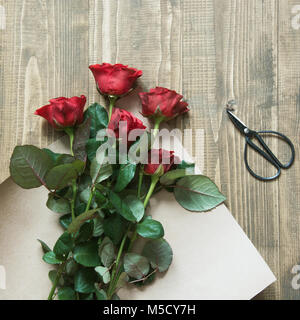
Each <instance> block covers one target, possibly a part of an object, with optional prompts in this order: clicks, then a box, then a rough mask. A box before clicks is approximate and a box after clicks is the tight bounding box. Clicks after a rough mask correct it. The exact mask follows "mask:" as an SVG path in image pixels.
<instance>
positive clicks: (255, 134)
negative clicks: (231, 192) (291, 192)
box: [227, 101, 295, 181]
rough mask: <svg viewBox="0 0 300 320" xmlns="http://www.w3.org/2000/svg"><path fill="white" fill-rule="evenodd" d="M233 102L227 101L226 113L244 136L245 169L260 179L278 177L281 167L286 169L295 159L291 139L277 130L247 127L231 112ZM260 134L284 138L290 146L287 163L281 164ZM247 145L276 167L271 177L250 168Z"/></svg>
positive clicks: (265, 179) (267, 179) (266, 179)
mask: <svg viewBox="0 0 300 320" xmlns="http://www.w3.org/2000/svg"><path fill="white" fill-rule="evenodd" d="M233 104H234V103H233V102H232V101H229V102H228V105H227V114H228V116H229V118H230V120H231V121H232V122H233V124H234V125H235V126H236V127H237V128H238V129H239V131H240V132H241V134H243V135H244V136H245V140H246V143H245V149H244V161H245V165H246V168H247V170H248V171H249V172H250V174H251V175H252V176H253V177H255V178H256V179H259V180H262V181H270V180H274V179H276V178H278V177H279V175H280V173H281V169H288V168H289V167H290V166H291V165H292V164H293V162H294V160H295V147H294V145H293V143H292V142H291V140H290V139H289V138H288V137H286V136H285V135H284V134H282V133H280V132H277V131H272V130H263V131H254V130H251V129H249V128H248V127H247V126H246V125H245V124H244V123H243V122H242V121H241V120H240V119H239V118H238V117H237V116H235V115H234V114H233V112H232V109H230V107H231V106H232V105H233ZM261 134H273V135H277V136H278V138H280V139H282V140H284V141H285V142H286V143H287V144H288V145H289V147H290V150H291V154H292V156H291V158H290V160H289V162H288V163H287V164H282V163H281V162H280V161H279V160H278V158H277V157H276V156H275V155H274V154H273V152H272V151H271V150H270V148H269V147H268V146H267V145H266V143H265V141H264V140H263V138H262V137H261ZM253 139H256V140H257V141H258V142H259V144H260V145H261V146H262V148H260V147H258V146H257V145H256V144H255V143H254V142H253V141H252V140H253ZM248 146H249V147H251V148H252V149H254V150H255V151H256V152H258V153H259V154H260V155H261V156H263V157H264V158H265V159H266V160H267V161H268V162H269V163H271V164H272V165H273V166H274V167H275V168H276V169H277V173H276V174H275V175H274V176H272V177H261V176H259V175H257V174H256V173H255V172H253V170H252V169H251V168H250V166H249V164H248V160H247V150H248Z"/></svg>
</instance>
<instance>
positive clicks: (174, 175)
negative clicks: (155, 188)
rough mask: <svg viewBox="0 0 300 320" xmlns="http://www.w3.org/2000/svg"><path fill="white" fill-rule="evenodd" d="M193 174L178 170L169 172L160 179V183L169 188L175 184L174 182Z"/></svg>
mask: <svg viewBox="0 0 300 320" xmlns="http://www.w3.org/2000/svg"><path fill="white" fill-rule="evenodd" d="M190 174H191V172H190V170H188V169H176V170H172V171H168V172H167V173H165V174H164V175H163V176H161V177H160V179H159V182H160V183H161V184H162V185H164V186H169V185H172V184H174V182H175V181H176V180H177V179H179V178H182V177H184V176H186V175H190Z"/></svg>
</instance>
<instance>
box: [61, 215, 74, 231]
mask: <svg viewBox="0 0 300 320" xmlns="http://www.w3.org/2000/svg"><path fill="white" fill-rule="evenodd" d="M71 222H72V216H71V214H65V215H63V216H61V217H60V218H59V223H60V224H61V226H62V227H63V228H64V229H68V227H69V225H70V224H71Z"/></svg>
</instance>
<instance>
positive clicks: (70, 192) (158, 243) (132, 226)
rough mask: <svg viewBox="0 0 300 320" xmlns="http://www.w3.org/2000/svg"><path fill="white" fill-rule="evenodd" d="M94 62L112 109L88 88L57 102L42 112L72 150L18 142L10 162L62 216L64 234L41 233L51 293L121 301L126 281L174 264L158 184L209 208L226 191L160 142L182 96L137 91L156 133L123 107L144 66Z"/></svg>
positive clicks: (23, 182)
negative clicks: (154, 201) (47, 238)
mask: <svg viewBox="0 0 300 320" xmlns="http://www.w3.org/2000/svg"><path fill="white" fill-rule="evenodd" d="M90 69H91V71H92V73H93V75H94V77H95V80H96V85H97V89H98V91H99V92H100V93H101V94H103V95H105V96H106V97H107V98H108V100H109V108H108V112H107V111H106V109H105V108H104V107H102V106H100V105H99V104H98V103H94V104H92V105H90V106H89V107H88V108H87V109H86V110H85V111H84V107H85V104H86V98H85V96H83V95H82V96H80V97H72V98H64V97H61V98H56V99H52V100H50V103H49V104H48V105H45V106H43V107H41V108H40V109H38V110H36V114H37V115H39V116H42V117H43V118H45V119H46V120H47V121H48V122H49V124H50V125H51V126H52V127H54V128H55V129H56V130H61V131H65V132H66V133H67V135H68V136H69V140H70V153H69V154H59V153H55V152H53V151H51V150H49V149H47V148H44V149H39V148H37V147H35V146H32V145H25V146H17V147H15V149H14V152H13V154H12V157H11V162H10V173H11V177H12V179H13V180H14V182H15V183H16V184H18V185H19V186H20V187H22V188H25V189H30V188H37V187H40V186H44V187H45V188H46V189H47V190H48V191H49V194H48V200H47V203H46V205H47V207H48V208H49V209H50V210H51V211H53V212H55V213H59V214H61V215H60V217H59V222H60V224H61V226H62V228H63V229H64V232H63V233H62V235H61V236H60V237H59V238H58V240H57V241H56V242H55V244H54V246H53V248H52V249H51V248H50V247H49V246H48V245H47V244H46V243H45V242H43V241H41V240H39V241H40V243H41V246H42V249H43V251H44V255H43V260H44V261H45V262H46V263H48V264H51V265H53V266H54V267H55V268H54V269H53V270H52V271H50V272H49V278H50V281H51V282H52V288H51V290H50V293H49V296H48V299H49V300H52V299H54V297H56V296H57V297H58V299H61V300H73V299H78V300H92V299H98V300H106V299H119V297H118V295H117V293H118V290H119V289H120V288H122V287H123V286H125V285H126V284H131V285H135V286H144V285H147V284H148V283H150V282H152V281H153V280H154V279H155V277H156V275H157V273H159V272H165V271H167V269H168V268H169V266H170V264H171V262H172V258H173V251H172V249H171V247H170V245H169V243H168V242H167V241H166V240H165V239H164V228H163V226H162V224H161V223H160V222H159V221H156V220H155V219H153V218H152V217H151V215H150V210H148V209H150V208H148V207H149V199H150V197H151V196H152V195H153V194H155V193H156V192H158V191H159V190H161V189H166V190H167V191H169V192H170V194H172V193H173V194H174V197H175V199H176V200H177V202H178V203H179V204H180V205H181V206H183V207H184V208H185V209H187V210H190V211H207V210H210V209H212V208H214V207H215V206H217V205H219V204H220V203H222V202H223V201H224V199H225V198H224V196H223V195H222V194H221V193H220V192H219V191H218V188H217V187H216V185H215V184H214V183H213V182H212V181H211V180H210V179H209V178H207V177H205V176H203V175H198V174H195V171H194V164H192V163H187V162H185V161H182V160H181V159H180V158H179V157H177V156H176V155H175V153H174V152H173V151H169V150H163V149H160V148H156V149H155V148H154V147H153V144H154V140H155V138H156V137H157V135H158V133H159V128H160V124H161V123H162V122H164V121H168V120H170V119H173V118H175V117H176V116H178V115H181V114H183V113H186V112H188V111H189V109H188V104H187V103H186V102H184V101H182V98H183V97H182V95H180V94H177V93H176V92H175V91H173V90H169V89H166V88H162V87H157V88H155V89H151V90H150V91H149V92H142V93H139V97H140V99H141V104H142V111H141V113H142V115H143V116H145V117H148V118H150V119H151V120H152V121H153V123H154V129H153V130H151V131H150V130H147V128H146V126H145V125H144V124H143V122H142V121H141V120H139V119H138V118H136V117H135V116H134V115H133V114H131V113H130V112H128V111H126V110H125V109H119V108H116V107H115V102H116V101H117V100H118V99H120V98H122V96H124V95H126V94H127V93H128V92H130V91H131V90H132V89H133V86H134V83H135V81H136V79H137V78H138V77H140V76H141V75H142V71H140V70H137V69H134V68H128V67H127V66H124V65H121V64H115V65H111V64H108V63H103V64H102V65H92V66H90ZM146 211H147V212H146ZM138 242H140V244H142V246H141V245H139V246H136V243H138ZM137 247H139V248H141V249H140V250H137ZM175 254H176V248H175Z"/></svg>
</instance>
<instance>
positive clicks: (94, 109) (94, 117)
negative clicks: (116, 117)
mask: <svg viewBox="0 0 300 320" xmlns="http://www.w3.org/2000/svg"><path fill="white" fill-rule="evenodd" d="M84 118H85V119H87V118H90V119H91V126H90V137H91V138H94V137H96V135H97V132H98V131H99V130H101V129H104V128H107V126H108V114H107V111H106V109H105V108H104V107H102V106H100V105H99V104H98V103H94V104H92V105H91V106H89V108H88V109H87V110H86V111H85V113H84Z"/></svg>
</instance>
